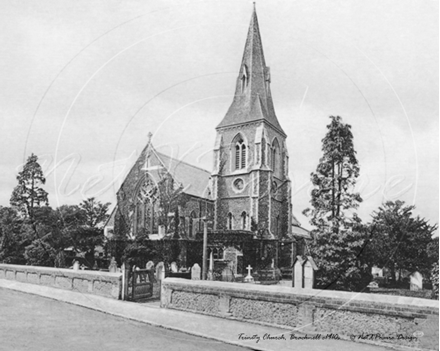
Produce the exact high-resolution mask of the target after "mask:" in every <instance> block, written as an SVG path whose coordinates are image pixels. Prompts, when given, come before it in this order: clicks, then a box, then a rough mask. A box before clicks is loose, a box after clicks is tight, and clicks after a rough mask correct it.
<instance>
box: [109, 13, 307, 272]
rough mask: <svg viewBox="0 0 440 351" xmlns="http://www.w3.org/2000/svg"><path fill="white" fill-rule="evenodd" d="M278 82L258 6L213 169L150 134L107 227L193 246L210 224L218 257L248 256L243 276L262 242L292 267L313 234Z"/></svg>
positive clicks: (122, 234)
mask: <svg viewBox="0 0 440 351" xmlns="http://www.w3.org/2000/svg"><path fill="white" fill-rule="evenodd" d="M270 84H271V74H270V69H269V67H267V66H266V62H265V59H264V53H263V45H262V41H261V36H260V30H259V26H258V19H257V14H256V11H255V7H254V10H253V13H252V17H251V22H250V26H249V30H248V34H247V39H246V44H245V47H244V53H243V58H242V61H241V63H240V66H239V69H238V77H237V80H236V86H235V95H234V98H233V101H232V104H231V106H230V107H229V109H228V111H227V112H226V115H225V116H224V118H223V119H222V120H221V122H220V123H219V124H218V125H217V127H216V132H217V136H216V140H215V144H214V162H213V164H214V165H213V170H212V172H208V171H206V170H203V169H200V168H198V167H195V166H192V165H190V164H188V163H186V162H183V161H180V160H177V159H175V158H173V157H171V156H169V155H165V154H163V153H161V152H159V151H157V150H156V149H155V148H154V146H153V144H152V143H151V136H150V138H149V140H148V142H147V145H146V146H145V148H144V149H143V151H142V153H141V154H140V156H139V158H138V159H137V161H136V163H135V164H134V166H133V167H132V169H131V170H130V172H129V174H128V175H127V177H126V179H125V180H124V182H123V184H122V185H121V187H120V189H119V191H118V192H117V206H116V208H115V210H114V211H113V213H112V216H111V218H110V220H109V222H108V223H107V227H106V230H107V231H108V232H110V231H113V235H114V236H115V237H119V238H120V237H125V238H133V237H136V236H137V235H139V234H141V233H142V234H144V235H148V236H149V238H150V239H151V240H180V241H183V242H186V243H191V242H200V240H201V233H202V232H203V225H204V221H207V223H208V228H209V230H208V245H209V247H210V250H211V251H212V252H214V256H215V258H216V259H217V260H228V259H229V258H231V257H232V256H233V257H235V258H236V257H239V256H245V257H244V258H243V259H244V262H240V263H237V260H236V259H235V260H236V262H235V271H236V273H240V270H241V268H240V267H237V265H238V266H241V265H243V264H248V260H246V248H247V250H249V249H250V248H251V249H252V250H255V248H256V247H259V250H258V253H257V254H258V255H260V256H261V255H267V249H268V248H270V249H269V251H271V252H272V256H271V257H272V258H273V259H274V262H275V264H276V265H277V266H278V267H290V266H291V264H292V262H293V260H294V258H295V257H296V256H297V255H298V254H304V253H305V250H306V245H307V241H308V240H309V239H310V236H309V233H308V231H307V230H305V229H304V228H302V227H301V226H300V223H299V222H298V221H297V220H296V218H295V217H294V215H293V213H292V194H291V182H290V179H289V155H288V151H287V147H286V138H287V134H286V131H284V130H283V128H282V127H281V125H280V123H279V121H278V118H277V116H276V113H275V108H274V104H273V100H272V94H271V90H270ZM255 243H260V244H259V245H255ZM245 246H246V248H245ZM232 247H233V249H232ZM248 252H249V251H248ZM231 253H233V254H231ZM180 260H183V261H185V253H182V254H181V255H180ZM249 263H250V264H251V265H252V264H255V263H254V262H252V261H249ZM189 264H191V262H190V263H189Z"/></svg>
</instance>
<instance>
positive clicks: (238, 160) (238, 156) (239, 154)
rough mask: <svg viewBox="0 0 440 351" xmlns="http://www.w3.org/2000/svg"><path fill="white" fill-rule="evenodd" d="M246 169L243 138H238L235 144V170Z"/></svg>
mask: <svg viewBox="0 0 440 351" xmlns="http://www.w3.org/2000/svg"><path fill="white" fill-rule="evenodd" d="M243 168H246V144H245V142H244V140H243V138H241V137H239V138H238V140H237V141H236V142H235V169H243Z"/></svg>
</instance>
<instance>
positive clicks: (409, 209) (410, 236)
mask: <svg viewBox="0 0 440 351" xmlns="http://www.w3.org/2000/svg"><path fill="white" fill-rule="evenodd" d="M414 209H415V206H405V203H404V202H403V201H395V202H393V201H388V202H386V203H385V204H383V205H382V206H381V207H379V209H378V210H377V211H375V212H373V215H372V222H371V223H370V228H371V232H372V237H371V239H370V240H369V243H368V247H367V250H368V251H369V255H371V256H372V261H373V263H374V264H375V265H378V266H381V267H387V268H388V269H389V270H390V271H391V279H392V280H393V282H395V281H396V272H401V271H402V270H407V271H410V272H414V271H416V270H417V271H419V272H420V273H422V275H424V276H425V277H427V276H429V274H430V271H431V269H432V266H433V264H434V263H435V262H438V239H432V235H433V233H434V232H435V231H436V230H437V225H430V224H429V223H428V222H427V221H426V220H425V219H423V218H420V217H419V216H417V217H415V216H414V215H413V210H414ZM400 277H401V274H399V279H400Z"/></svg>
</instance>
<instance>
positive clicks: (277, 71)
mask: <svg viewBox="0 0 440 351" xmlns="http://www.w3.org/2000/svg"><path fill="white" fill-rule="evenodd" d="M252 6H253V5H252V1H248V0H239V1H237V0H230V1H228V0H204V1H185V0H183V1H182V0H179V1H169V0H168V1H167V0H154V1H152V0H128V1H114V0H96V1H85V0H75V1H73V0H64V1H59V0H40V1H38V2H36V1H31V0H21V1H12V0H4V1H2V11H1V12H0V33H2V35H1V36H0V57H1V59H0V77H1V80H0V118H1V122H2V127H1V130H0V147H1V151H2V152H1V154H0V160H1V163H0V167H1V169H0V184H1V185H0V205H1V206H8V205H9V199H10V196H11V193H12V190H13V188H14V186H15V185H16V184H17V180H16V176H17V174H18V172H19V171H20V170H21V168H22V166H23V164H24V162H25V161H26V159H27V157H29V156H30V154H31V153H34V154H36V155H38V157H39V161H40V164H41V165H42V167H43V170H44V173H45V175H46V178H47V182H46V184H45V186H44V188H45V190H46V191H48V193H49V202H50V205H51V206H52V207H58V206H60V205H63V204H78V203H79V202H81V201H82V200H84V199H86V198H88V197H92V196H93V197H96V198H97V199H98V200H100V201H102V202H111V203H112V205H114V204H115V199H116V197H115V194H116V191H117V190H118V188H119V186H120V184H121V182H122V181H123V179H124V176H125V175H126V174H127V172H128V171H129V169H130V168H131V166H132V165H133V163H134V161H135V160H136V158H137V155H139V153H140V152H141V150H142V149H143V147H144V146H145V145H146V143H147V139H148V133H150V132H151V133H153V137H152V142H153V144H154V145H155V147H156V148H157V149H158V150H160V151H162V152H163V153H166V154H168V155H171V156H173V157H177V158H180V159H182V160H184V161H186V162H189V163H191V164H194V165H197V166H199V167H202V168H205V169H207V170H211V169H212V148H213V146H214V141H215V127H216V126H217V124H218V123H219V122H220V121H221V119H222V118H223V116H224V115H225V113H226V111H227V109H228V107H229V105H230V104H231V102H232V95H233V94H234V88H235V80H236V77H237V75H238V72H239V68H240V63H241V57H242V54H243V48H244V43H245V40H246V34H247V28H248V25H249V21H250V17H251V13H252ZM256 8H257V14H258V20H259V25H260V31H261V36H262V42H263V47H264V53H265V58H266V64H267V65H268V66H269V67H270V69H271V81H272V82H271V90H272V95H273V100H274V104H275V110H276V113H277V116H278V120H279V122H280V124H281V125H282V127H283V129H284V130H285V132H286V133H287V135H288V138H287V147H288V151H289V156H290V166H289V169H290V178H291V180H292V195H293V200H292V201H293V210H294V214H295V216H296V217H297V218H298V219H299V220H300V222H301V223H302V225H303V226H304V227H306V228H311V227H310V225H309V223H308V219H307V218H305V217H304V216H303V215H302V211H303V210H304V209H305V208H307V207H308V206H309V201H310V191H311V184H310V173H311V172H313V171H315V169H316V166H317V164H318V162H319V158H320V157H321V154H322V151H321V140H322V138H323V137H324V136H325V133H326V125H327V124H328V123H329V116H331V115H339V116H341V117H342V118H343V121H344V122H345V123H348V124H350V125H351V126H352V132H353V135H354V146H355V149H356V151H357V158H358V161H359V164H360V177H359V179H358V181H357V191H359V192H360V193H361V196H362V198H363V202H362V204H361V205H360V207H359V210H358V212H359V215H360V217H361V218H362V219H363V220H364V221H365V222H368V221H370V219H371V214H372V212H373V211H375V210H376V209H377V208H378V207H379V206H380V205H381V204H382V203H383V202H384V201H389V200H391V201H395V200H403V201H405V202H406V203H407V204H408V205H415V206H416V210H415V214H417V215H420V216H421V217H424V218H426V219H427V220H429V222H430V223H431V224H435V223H438V221H439V207H438V205H439V179H438V170H439V145H438V131H439V125H438V121H439V118H438V113H439V111H438V96H439V91H438V69H439V64H438V52H439V48H438V45H439V36H438V34H439V33H438V12H439V11H438V2H437V1H432V0H425V1H422V0H418V1H409V0H369V1H359V0H354V1H353V0H345V1H339V0H336V1H323V0H295V1H287V0H283V1H282V0H279V1H274V0H270V1H269V0H258V1H257V3H256Z"/></svg>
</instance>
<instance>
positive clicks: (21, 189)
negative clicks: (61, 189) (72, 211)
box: [10, 154, 49, 223]
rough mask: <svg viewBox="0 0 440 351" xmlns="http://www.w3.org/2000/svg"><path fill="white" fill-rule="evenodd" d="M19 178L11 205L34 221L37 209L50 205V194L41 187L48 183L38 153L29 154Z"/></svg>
mask: <svg viewBox="0 0 440 351" xmlns="http://www.w3.org/2000/svg"><path fill="white" fill-rule="evenodd" d="M17 180H18V185H17V186H16V187H15V188H14V190H13V192H12V196H11V200H10V203H11V206H13V207H15V208H17V210H19V211H20V212H21V213H22V214H23V216H24V217H25V218H27V219H29V220H30V222H31V223H33V222H34V220H35V209H36V208H38V207H40V206H41V205H46V206H48V205H49V201H48V198H47V195H48V194H47V192H46V191H45V190H44V189H43V188H41V185H44V184H45V183H46V178H44V175H43V170H42V169H41V166H40V164H39V163H38V157H37V156H36V155H34V154H32V155H31V156H29V158H28V160H27V162H26V164H25V165H24V167H23V170H22V171H21V172H19V173H18V176H17Z"/></svg>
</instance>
